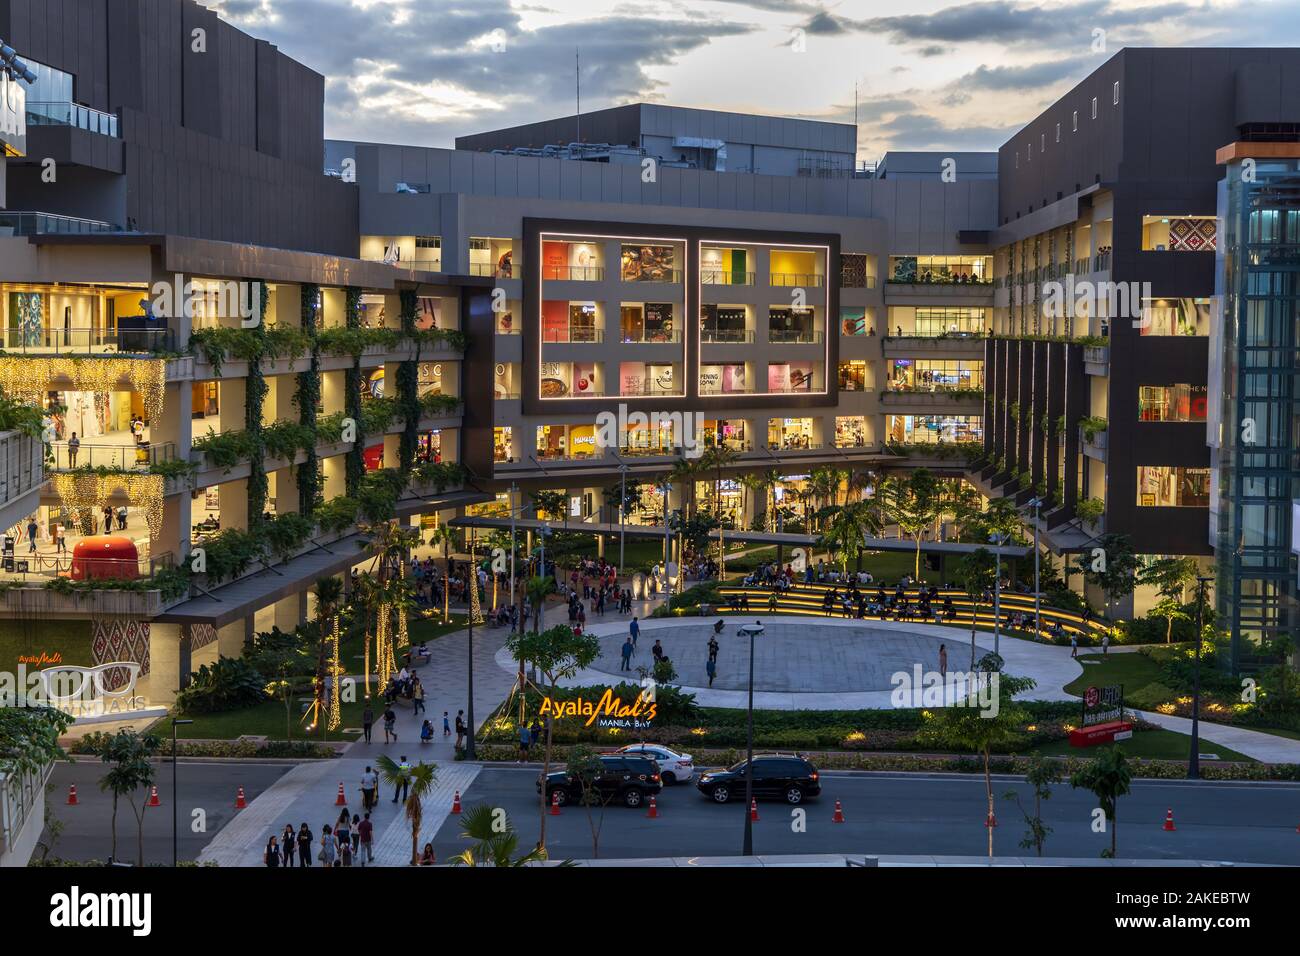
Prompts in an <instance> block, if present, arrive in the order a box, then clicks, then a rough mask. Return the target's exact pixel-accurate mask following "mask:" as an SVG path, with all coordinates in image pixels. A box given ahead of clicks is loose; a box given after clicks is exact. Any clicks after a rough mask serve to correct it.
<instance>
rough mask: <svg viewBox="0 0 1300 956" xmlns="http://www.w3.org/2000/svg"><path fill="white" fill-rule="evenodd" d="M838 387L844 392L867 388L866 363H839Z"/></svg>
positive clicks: (861, 390)
mask: <svg viewBox="0 0 1300 956" xmlns="http://www.w3.org/2000/svg"><path fill="white" fill-rule="evenodd" d="M840 389H841V390H843V391H845V392H865V391H866V390H867V363H866V362H863V361H856V360H855V361H849V362H841V363H840Z"/></svg>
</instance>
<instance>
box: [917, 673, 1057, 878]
mask: <svg viewBox="0 0 1300 956" xmlns="http://www.w3.org/2000/svg"><path fill="white" fill-rule="evenodd" d="M980 663H981V665H982V667H983V668H985V669H982V670H980V671H978V672H972V673H973V674H977V675H978V677H977V679H975V680H972V684H977V683H979V682H981V681H987V684H985V685H984V687H985V689H986V690H992V692H993V693H995V694H996V695H997V702H996V706H997V709H996V710H993V709H992V708H988V709H985V708H984V706H983V705H982V704H981V703H980V700H979V695H978V690H979V688H978V687H968V695H967V697H966V698H965V699H964V700H959V701H955V702H954V703H953V704H952V705H950V706H947V707H941V708H939V709H938V710H937V711H927V712H926V717H925V723H924V724H923V725H922V727H921V736H922V737H923V738H924V739H927V740H930V741H933V742H934V743H937V744H939V745H940V746H945V747H961V748H965V749H968V750H973V751H974V752H975V753H978V754H980V755H982V756H983V758H984V789H985V792H986V795H987V797H988V815H987V816H986V817H985V821H984V822H985V826H987V827H988V834H989V856H990V857H991V856H993V827H992V826H991V824H992V823H993V774H992V772H991V771H990V769H989V760H990V756H991V753H992V749H993V748H994V747H999V746H1003V745H1006V744H1011V743H1014V742H1015V741H1017V740H1018V739H1020V725H1021V724H1022V723H1024V722H1025V720H1026V719H1028V718H1027V715H1026V714H1025V712H1024V711H1023V710H1022V709H1021V708H1020V707H1019V706H1017V705H1016V704H1015V702H1014V700H1013V698H1014V697H1015V695H1016V694H1020V693H1023V692H1024V691H1027V690H1031V689H1032V688H1033V687H1034V681H1033V679H1032V678H1029V677H1012V676H1011V675H1009V674H1003V673H1001V672H999V671H997V670H996V669H994V668H995V667H996V663H997V662H996V661H995V660H994V655H992V654H990V655H987V657H985V658H984V660H982V661H981V662H980Z"/></svg>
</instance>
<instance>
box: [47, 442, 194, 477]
mask: <svg viewBox="0 0 1300 956" xmlns="http://www.w3.org/2000/svg"><path fill="white" fill-rule="evenodd" d="M78 441H80V439H78ZM50 453H51V454H52V455H53V456H54V463H53V465H52V466H51V468H52V470H53V471H72V470H74V469H77V468H112V469H114V470H118V471H131V470H133V469H138V470H140V471H147V470H148V469H149V467H150V466H151V465H156V464H158V462H160V461H175V460H176V443H175V442H170V441H167V442H160V443H158V444H154V443H152V442H145V443H143V444H140V445H107V444H97V443H94V442H85V441H82V442H80V445H79V446H78V447H77V448H76V449H73V448H72V447H71V446H70V445H69V444H68V442H67V441H59V442H53V443H51V445H50Z"/></svg>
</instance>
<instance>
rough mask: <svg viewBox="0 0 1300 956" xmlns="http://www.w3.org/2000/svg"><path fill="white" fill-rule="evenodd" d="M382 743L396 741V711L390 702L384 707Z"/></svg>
mask: <svg viewBox="0 0 1300 956" xmlns="http://www.w3.org/2000/svg"><path fill="white" fill-rule="evenodd" d="M384 743H386V744H387V743H394V744H395V743H397V713H396V712H395V711H394V710H393V705H392V704H388V705H387V706H386V707H385V708H384Z"/></svg>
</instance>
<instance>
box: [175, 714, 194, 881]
mask: <svg viewBox="0 0 1300 956" xmlns="http://www.w3.org/2000/svg"><path fill="white" fill-rule="evenodd" d="M192 723H194V721H192V720H179V719H177V718H175V717H173V718H172V869H175V868H176V862H177V858H178V854H179V848H178V839H179V838H178V837H177V829H176V827H177V814H178V813H179V811H178V810H177V807H178V806H180V793H179V792H178V791H177V789H176V727H177V726H178V725H179V724H192Z"/></svg>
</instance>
